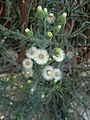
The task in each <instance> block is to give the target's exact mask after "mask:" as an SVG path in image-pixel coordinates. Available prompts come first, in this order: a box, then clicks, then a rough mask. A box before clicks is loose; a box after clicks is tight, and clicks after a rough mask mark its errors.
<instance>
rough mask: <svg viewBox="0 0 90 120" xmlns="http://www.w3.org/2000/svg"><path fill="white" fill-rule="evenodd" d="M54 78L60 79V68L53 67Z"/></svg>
mask: <svg viewBox="0 0 90 120" xmlns="http://www.w3.org/2000/svg"><path fill="white" fill-rule="evenodd" d="M54 79H55V80H61V79H62V72H61V70H60V69H58V68H57V69H54Z"/></svg>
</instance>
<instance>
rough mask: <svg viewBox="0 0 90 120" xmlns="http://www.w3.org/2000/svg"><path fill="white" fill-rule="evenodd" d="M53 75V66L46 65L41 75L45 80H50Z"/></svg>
mask: <svg viewBox="0 0 90 120" xmlns="http://www.w3.org/2000/svg"><path fill="white" fill-rule="evenodd" d="M53 75H54V71H53V67H52V66H46V67H45V68H44V69H43V71H42V76H43V77H44V78H45V79H46V80H52V79H53Z"/></svg>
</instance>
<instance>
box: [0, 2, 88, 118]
mask: <svg viewBox="0 0 90 120" xmlns="http://www.w3.org/2000/svg"><path fill="white" fill-rule="evenodd" d="M88 2H89V1H88V0H86V1H84V0H82V1H80V4H78V5H76V3H75V2H74V1H73V0H70V1H68V0H65V1H58V0H56V1H48V2H47V1H40V2H39V4H38V5H41V6H42V7H43V8H44V7H46V8H48V10H49V12H52V13H54V14H55V17H56V18H58V17H59V16H60V15H61V14H62V13H63V12H67V14H68V16H67V21H68V20H69V19H73V20H75V23H74V24H72V25H70V31H69V33H68V32H67V29H66V30H65V26H64V27H63V28H62V30H61V31H60V33H58V34H56V35H55V36H54V37H53V42H52V45H54V46H59V47H61V48H63V49H65V50H66V51H74V58H73V59H70V58H69V57H66V59H65V61H64V63H63V64H62V65H61V66H62V69H63V73H64V77H63V80H62V83H55V82H52V83H45V87H44V88H46V93H47V91H48V89H50V88H51V91H49V92H48V96H47V95H46V94H45V91H44V90H43V88H42V89H41V86H40V85H38V87H37V90H36V91H35V92H34V93H33V94H31V92H32V90H31V89H32V87H33V86H34V85H35V80H33V81H32V80H31V79H30V80H31V81H30V80H28V79H26V80H25V77H24V75H23V73H21V70H22V65H20V64H19V63H18V62H17V61H15V60H14V59H13V57H12V56H11V54H10V52H8V50H9V48H10V49H11V51H12V50H13V51H15V52H16V53H19V52H20V48H21V46H22V45H23V44H26V45H27V48H28V47H30V46H32V44H34V45H36V46H37V45H38V46H39V47H41V46H42V45H43V43H41V45H40V41H41V38H43V36H44V33H45V32H46V31H45V32H43V34H42V31H41V28H42V27H43V26H44V28H43V30H50V27H51V28H52V27H53V25H51V26H49V27H48V25H47V24H46V23H45V22H44V21H43V20H38V19H37V18H36V16H35V15H36V12H35V11H36V9H35V7H36V6H37V4H35V2H34V1H30V2H29V4H28V10H27V19H26V22H27V23H28V28H30V29H32V30H33V33H34V34H35V39H34V41H35V42H34V41H33V40H32V39H30V38H28V37H27V36H26V35H23V34H22V33H23V31H24V30H25V28H24V25H25V23H24V24H23V25H22V24H21V13H20V3H19V2H18V1H13V0H11V1H10V0H6V1H5V2H4V1H3V0H1V4H2V3H3V4H4V5H5V6H6V9H5V11H4V12H3V14H2V16H1V18H0V21H1V22H0V23H1V25H0V41H1V42H0V72H1V73H4V71H7V70H8V69H9V72H10V71H12V72H10V74H9V75H8V76H7V77H4V78H1V80H0V103H1V105H0V109H1V110H0V111H1V112H0V114H1V116H2V115H4V116H5V119H7V120H9V119H16V120H17V119H19V120H20V119H21V120H24V119H27V120H28V119H33V118H34V119H38V120H40V119H43V120H50V119H51V120H52V119H53V120H64V119H66V118H67V119H68V120H70V119H71V120H72V119H78V120H79V119H84V116H85V113H86V116H87V118H88V119H89V117H90V116H89V115H88V111H89V110H90V108H89V104H90V103H89V100H88V99H90V98H89V94H90V93H89V92H90V90H89V89H90V88H89V85H90V83H89V72H88V71H89V67H88V66H89V63H88V62H87V61H86V59H83V56H84V53H85V50H86V49H84V48H85V47H87V48H89V45H88V44H89V38H88V36H85V34H84V33H85V32H84V31H85V30H86V29H87V28H88V29H89V27H90V23H89V13H88V11H87V9H89V6H88V4H89V3H88ZM16 8H17V9H16ZM32 11H33V15H31V14H30V15H29V13H31V12H32ZM41 23H43V24H41ZM68 24H69V23H68ZM36 30H37V31H36ZM21 31H22V33H21ZM36 33H37V34H36ZM38 36H39V37H38ZM3 41H4V42H3ZM45 43H46V40H45ZM58 43H59V44H58ZM44 45H45V44H44ZM46 47H47V46H46V45H45V46H44V48H46ZM48 49H50V47H48ZM86 51H87V50H86ZM77 63H78V65H77ZM12 64H14V66H15V67H12V68H10V66H12ZM18 71H20V74H19V72H18ZM6 73H7V72H6ZM17 73H18V74H17ZM52 86H53V87H52ZM44 95H45V96H44ZM42 97H44V98H42ZM69 103H70V104H69ZM38 108H39V109H38ZM80 109H83V111H85V112H82V111H81V110H80ZM12 111H13V112H12Z"/></svg>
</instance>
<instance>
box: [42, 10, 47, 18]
mask: <svg viewBox="0 0 90 120" xmlns="http://www.w3.org/2000/svg"><path fill="white" fill-rule="evenodd" d="M43 16H44V18H47V17H48V11H47V8H44V12H43Z"/></svg>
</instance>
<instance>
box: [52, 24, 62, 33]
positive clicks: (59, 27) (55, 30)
mask: <svg viewBox="0 0 90 120" xmlns="http://www.w3.org/2000/svg"><path fill="white" fill-rule="evenodd" d="M60 29H61V25H58V26H55V27H54V28H53V33H58V32H59V31H60Z"/></svg>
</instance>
